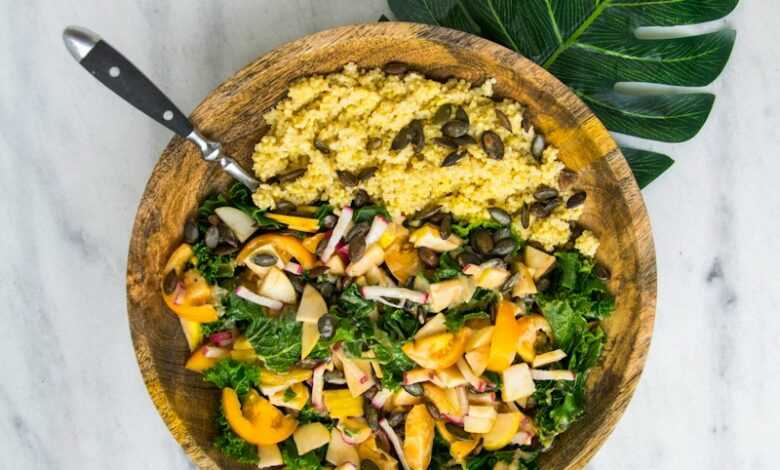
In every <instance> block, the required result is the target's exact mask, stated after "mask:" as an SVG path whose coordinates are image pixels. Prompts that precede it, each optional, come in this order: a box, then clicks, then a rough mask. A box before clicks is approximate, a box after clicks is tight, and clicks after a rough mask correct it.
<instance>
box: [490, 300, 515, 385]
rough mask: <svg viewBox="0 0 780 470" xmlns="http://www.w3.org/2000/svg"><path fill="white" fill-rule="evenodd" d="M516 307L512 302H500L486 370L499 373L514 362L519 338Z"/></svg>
mask: <svg viewBox="0 0 780 470" xmlns="http://www.w3.org/2000/svg"><path fill="white" fill-rule="evenodd" d="M515 310H516V307H515V305H514V304H513V303H512V302H508V301H506V300H504V301H502V302H501V303H500V304H499V306H498V314H496V327H495V328H494V329H493V338H492V339H491V340H490V353H489V354H488V363H487V369H488V370H491V371H493V372H501V371H503V370H504V369H506V368H507V367H509V366H510V365H512V361H514V360H515V353H516V351H517V338H518V336H520V332H519V329H518V327H517V321H516V320H515Z"/></svg>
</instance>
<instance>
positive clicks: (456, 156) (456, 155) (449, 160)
mask: <svg viewBox="0 0 780 470" xmlns="http://www.w3.org/2000/svg"><path fill="white" fill-rule="evenodd" d="M465 156H466V152H465V151H463V150H455V151H454V152H452V153H450V154H449V155H447V156H446V157H444V160H443V161H442V162H441V166H443V167H446V166H452V165H455V164H456V163H458V162H459V161H460V160H461V159H462V158H463V157H465Z"/></svg>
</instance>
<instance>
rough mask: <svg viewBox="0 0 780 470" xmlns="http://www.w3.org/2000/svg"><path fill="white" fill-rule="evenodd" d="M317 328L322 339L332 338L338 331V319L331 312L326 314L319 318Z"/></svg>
mask: <svg viewBox="0 0 780 470" xmlns="http://www.w3.org/2000/svg"><path fill="white" fill-rule="evenodd" d="M317 329H318V330H319V331H320V337H321V338H322V339H330V338H332V337H333V333H335V331H336V320H335V319H334V318H333V316H332V315H330V314H327V313H326V314H325V315H323V316H321V317H320V319H319V320H317Z"/></svg>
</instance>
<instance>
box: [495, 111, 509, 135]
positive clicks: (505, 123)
mask: <svg viewBox="0 0 780 470" xmlns="http://www.w3.org/2000/svg"><path fill="white" fill-rule="evenodd" d="M496 119H497V120H498V124H500V125H501V127H503V128H504V129H506V130H507V131H509V132H510V133H511V132H512V122H511V121H510V120H509V117H508V116H507V115H506V114H504V112H503V111H501V110H500V109H497V110H496Z"/></svg>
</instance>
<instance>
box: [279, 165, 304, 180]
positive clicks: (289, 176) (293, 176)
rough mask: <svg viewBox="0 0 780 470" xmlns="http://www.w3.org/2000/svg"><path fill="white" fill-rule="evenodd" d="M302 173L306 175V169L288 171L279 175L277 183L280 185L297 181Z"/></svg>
mask: <svg viewBox="0 0 780 470" xmlns="http://www.w3.org/2000/svg"><path fill="white" fill-rule="evenodd" d="M304 173H306V169H304V168H299V169H297V170H292V171H288V172H287V173H284V174H281V175H279V176H278V177H277V181H279V183H280V184H281V183H289V182H291V181H295V180H297V179H298V178H300V177H301V176H303V174H304Z"/></svg>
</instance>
